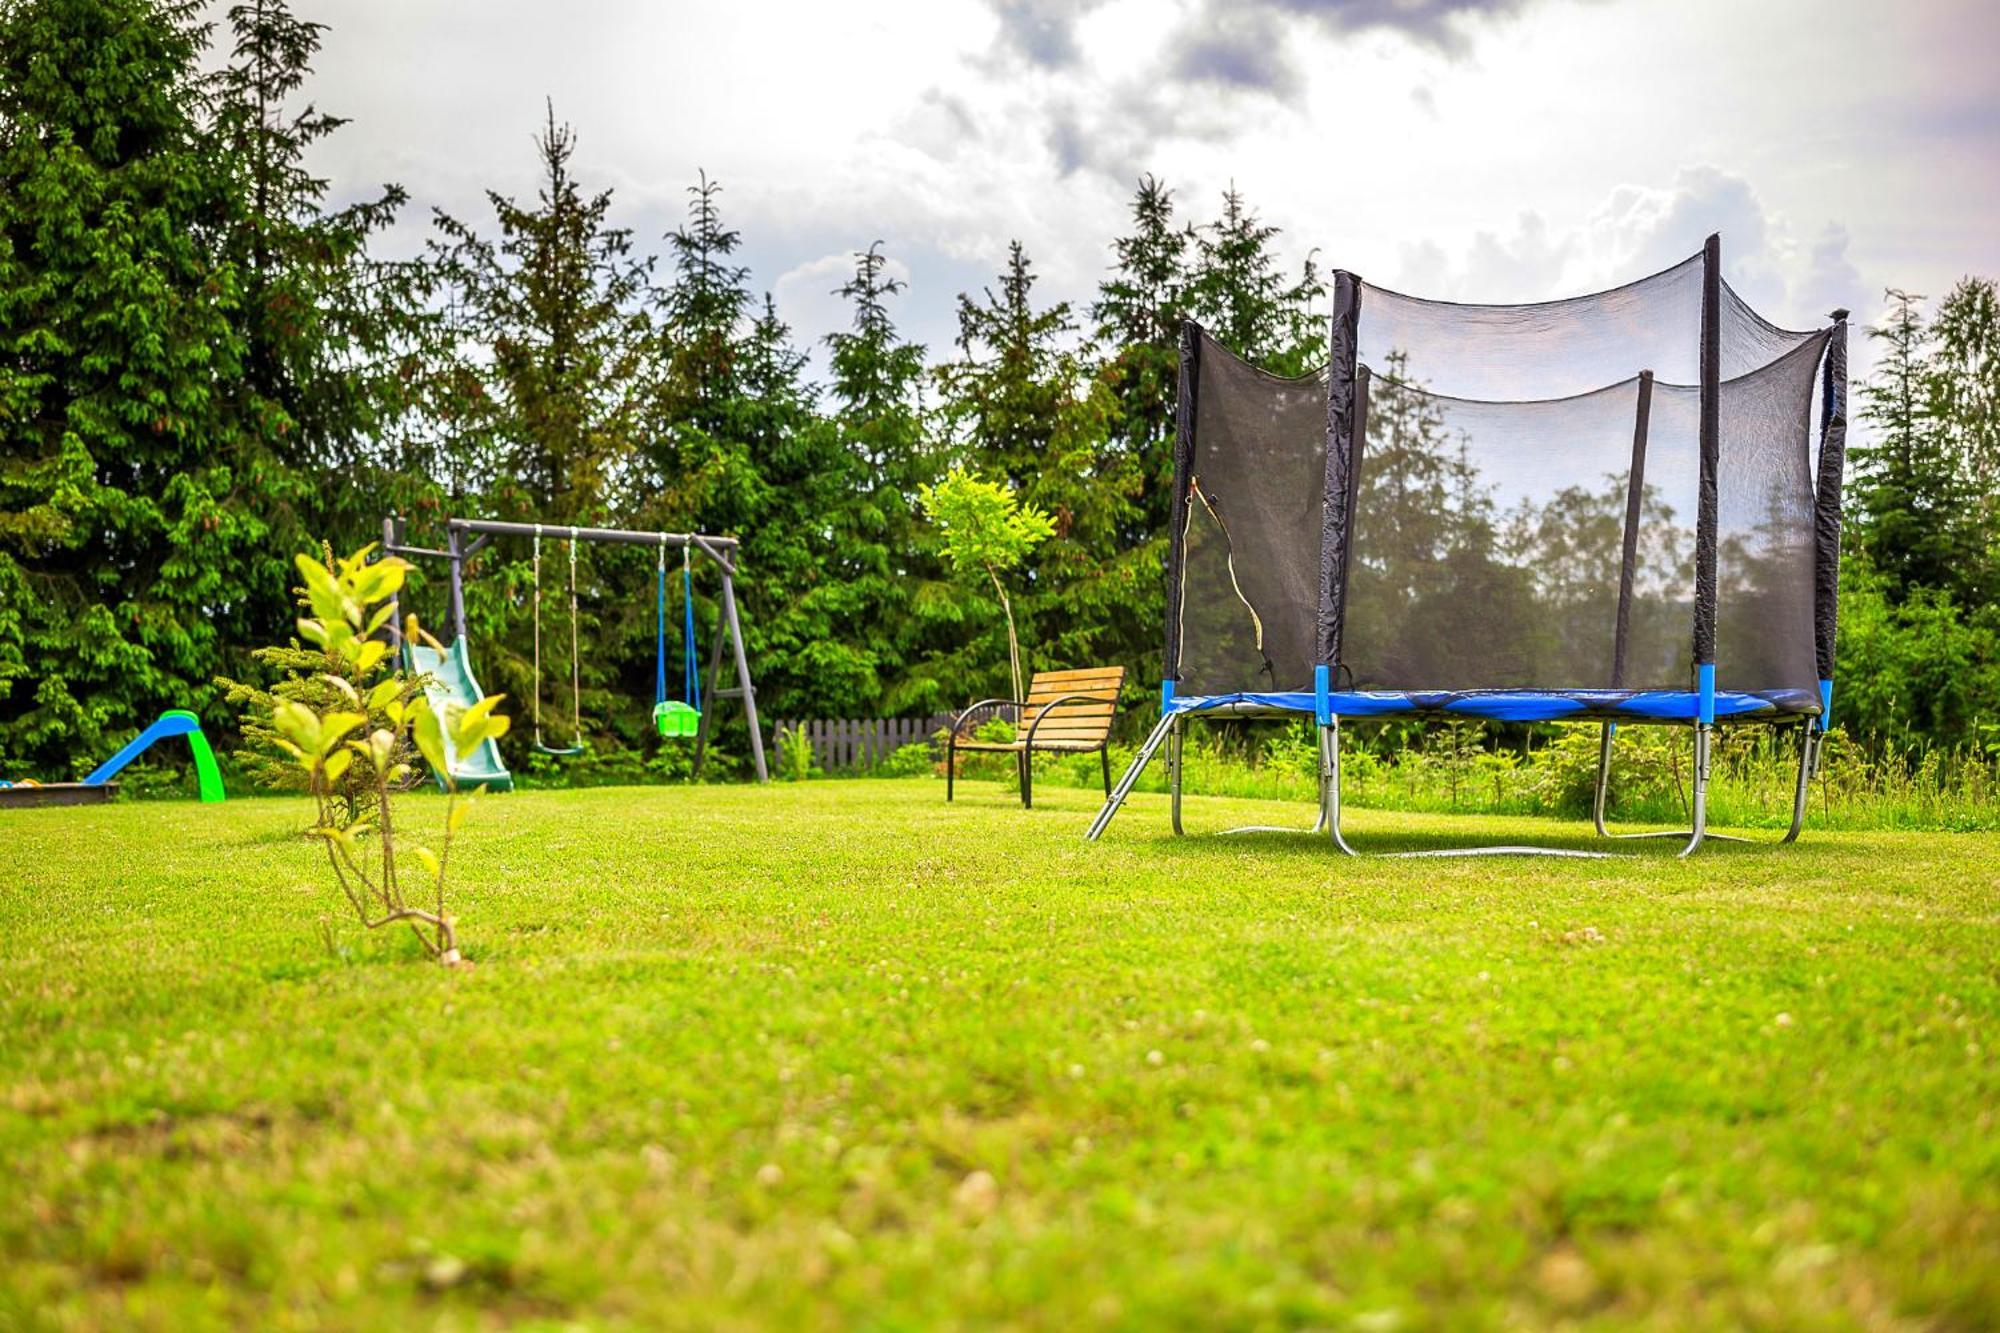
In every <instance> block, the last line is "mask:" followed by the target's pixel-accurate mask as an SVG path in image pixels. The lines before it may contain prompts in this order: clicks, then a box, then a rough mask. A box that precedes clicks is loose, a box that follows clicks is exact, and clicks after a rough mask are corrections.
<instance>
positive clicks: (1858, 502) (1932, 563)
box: [1849, 290, 1981, 602]
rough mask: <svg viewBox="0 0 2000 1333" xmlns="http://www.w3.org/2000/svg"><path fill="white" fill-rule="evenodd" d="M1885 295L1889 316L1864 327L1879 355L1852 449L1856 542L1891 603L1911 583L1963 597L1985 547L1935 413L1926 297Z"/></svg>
mask: <svg viewBox="0 0 2000 1333" xmlns="http://www.w3.org/2000/svg"><path fill="white" fill-rule="evenodd" d="M1888 299H1889V301H1890V303H1891V309H1890V311H1889V315H1888V318H1887V319H1886V320H1885V321H1884V322H1883V323H1882V324H1880V325H1878V326H1876V327H1874V328H1871V329H1869V330H1868V336H1869V337H1870V338H1873V339H1875V340H1876V341H1877V342H1879V343H1880V344H1882V346H1883V349H1884V351H1883V356H1882V360H1881V362H1880V363H1879V364H1878V365H1877V367H1876V370H1875V373H1874V375H1873V376H1872V377H1870V379H1869V380H1868V382H1867V383H1866V384H1864V385H1863V386H1862V388H1861V399H1862V404H1863V405H1862V409H1861V417H1862V420H1864V421H1866V422H1868V423H1869V424H1870V425H1871V426H1873V427H1874V432H1873V437H1872V438H1871V439H1869V440H1868V441H1867V442H1866V443H1865V444H1863V445H1862V446H1861V447H1859V448H1857V449H1855V450H1854V451H1853V453H1852V455H1851V458H1852V461H1853V465H1854V470H1855V483H1856V484H1855V485H1854V486H1853V487H1851V488H1850V491H1849V503H1850V505H1851V507H1852V509H1853V511H1854V529H1855V534H1854V535H1855V537H1856V539H1857V540H1856V542H1855V545H1856V546H1857V547H1858V548H1859V550H1860V551H1861V552H1862V554H1863V555H1864V556H1865V557H1866V558H1867V560H1868V561H1869V563H1870V564H1871V565H1873V566H1874V567H1875V569H1876V570H1877V571H1879V572H1880V573H1881V575H1882V576H1883V581H1884V585H1885V590H1886V592H1887V594H1888V596H1889V598H1890V600H1891V601H1892V602H1901V601H1903V600H1905V599H1906V598H1907V597H1909V596H1910V595H1911V593H1912V592H1913V591H1914V590H1915V589H1917V588H1935V589H1940V590H1943V591H1945V592H1948V593H1950V594H1952V595H1953V596H1954V597H1958V598H1961V599H1962V598H1963V596H1964V595H1965V593H1967V592H1968V591H1970V589H1969V588H1968V586H1967V582H1966V576H1967V573H1968V571H1970V570H1972V569H1976V567H1977V565H1978V563H1979V559H1978V557H1979V555H1980V554H1981V552H1980V551H1979V550H1978V542H1977V536H1976V528H1975V527H1974V525H1973V524H1971V523H1970V522H1969V521H1968V519H1969V517H1970V515H1971V513H1972V507H1971V505H1970V503H1969V500H1970V497H1969V496H1968V494H1967V489H1966V487H1965V485H1964V480H1963V477H1962V474H1961V470H1960V467H1959V464H1958V460H1957V459H1956V458H1955V457H1954V456H1953V454H1952V450H1951V448H1950V445H1949V442H1948V440H1947V438H1946V434H1945V430H1944V428H1943V425H1942V423H1941V422H1940V421H1939V419H1938V417H1937V416H1936V414H1935V412H1934V403H1933V401H1932V398H1931V379H1932V374H1931V368H1930V354H1931V342H1932V335H1931V332H1930V330H1929V329H1927V328H1926V327H1925V324H1924V319H1923V314H1922V311H1921V309H1920V308H1919V307H1920V303H1921V302H1922V301H1923V298H1922V297H1921V296H1915V295H1912V294H1910V293H1908V292H1903V291H1896V290H1891V291H1890V292H1889V293H1888Z"/></svg>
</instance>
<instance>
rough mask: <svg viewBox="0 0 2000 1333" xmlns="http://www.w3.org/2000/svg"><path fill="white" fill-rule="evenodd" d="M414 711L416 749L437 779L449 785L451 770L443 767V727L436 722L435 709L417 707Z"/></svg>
mask: <svg viewBox="0 0 2000 1333" xmlns="http://www.w3.org/2000/svg"><path fill="white" fill-rule="evenodd" d="M416 712H417V725H416V727H415V731H416V739H417V751H418V753H420V754H422V755H423V757H424V762H425V763H427V764H429V765H430V766H431V771H432V772H434V773H436V774H437V775H438V778H439V780H440V781H442V782H443V783H444V784H445V785H446V786H450V785H451V770H450V769H448V768H447V767H445V762H444V728H443V727H442V726H441V725H439V723H438V715H437V710H436V709H434V708H419V709H417V710H416Z"/></svg>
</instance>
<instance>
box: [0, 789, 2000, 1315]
mask: <svg viewBox="0 0 2000 1333" xmlns="http://www.w3.org/2000/svg"><path fill="white" fill-rule="evenodd" d="M1039 795H1040V796H1041V798H1042V800H1041V803H1040V804H1041V806H1042V807H1043V808H1038V809H1036V810H1034V811H1033V812H1029V813H1023V812H1022V811H1021V810H1019V809H1018V807H1017V806H1015V805H1013V804H1012V803H1011V798H1009V797H1007V796H1006V795H1005V794H1003V793H1002V792H1000V791H999V789H998V788H996V787H994V786H991V785H988V784H970V785H969V788H968V789H967V790H966V791H965V794H964V796H963V797H962V799H961V801H960V802H959V803H958V804H956V805H954V806H952V807H950V808H946V807H945V806H944V805H943V803H942V791H941V784H938V783H934V782H928V781H921V780H919V781H909V782H881V781H875V782H816V783H810V784H796V785H783V786H778V787H774V788H769V789H761V790H760V789H754V788H742V787H732V788H704V789H685V788H654V789H598V790H590V791H573V792H542V793H533V792H530V793H522V794H517V795H515V796H512V797H496V798H493V799H491V800H489V801H488V802H486V803H484V804H482V805H480V806H479V807H478V808H477V809H476V811H475V813H474V814H473V817H472V821H471V825H470V828H469V832H470V833H471V835H472V836H471V838H470V840H469V841H468V842H467V843H466V844H465V846H464V847H463V849H462V853H463V854H462V859H460V861H459V864H458V872H459V875H460V879H459V883H460V884H461V885H462V886H463V889H462V892H460V893H459V895H458V898H457V906H458V910H459V912H460V916H461V922H462V932H463V933H462V938H463V939H464V941H465V943H466V947H467V949H468V952H469V953H470V954H471V956H472V957H474V958H475V959H476V960H477V963H478V966H477V967H476V969H474V970H472V971H470V972H463V973H450V972H446V971H444V970H442V969H438V968H435V967H432V966H429V965H426V964H424V963H422V962H420V961H418V959H417V955H416V949H415V945H414V944H413V943H412V942H411V941H409V940H408V939H407V938H398V937H397V936H395V935H393V934H389V933H386V932H383V933H377V934H363V933H362V932H360V931H359V930H358V928H356V927H355V926H353V925H352V924H351V923H348V922H344V921H341V920H340V919H339V918H338V917H337V916H335V915H334V913H333V908H334V899H333V890H332V889H331V887H330V886H329V885H328V884H327V882H326V881H325V879H324V876H323V874H322V872H321V867H320V866H319V864H318V863H317V862H316V861H315V859H314V853H313V851H312V850H311V849H310V848H308V847H307V846H305V845H302V843H301V842H300V841H299V840H298V839H297V837H296V836H295V830H296V829H297V827H298V826H299V825H300V824H301V823H302V821H303V819H304V817H305V807H304V805H303V804H301V803H298V802H294V801H289V800H276V799H273V800H261V801H243V802H233V803H231V804H229V805H226V806H222V807H203V806H196V805H192V804H167V803H139V804H132V803H126V804H118V805H113V806H109V807H105V808H101V809H84V810H38V811H14V812H6V813H4V814H0V849H4V856H5V860H4V865H5V869H4V870H0V941H4V944H0V1033H4V1038H0V1169H4V1171H5V1184H4V1185H0V1326H24V1327H40V1326H45V1325H46V1326H72V1327H101V1326H107V1325H121V1326H123V1325H133V1324H137V1325H141V1326H152V1327H161V1328H186V1327H198V1326H202V1325H238V1326H243V1325H255V1326H263V1327H324V1326H340V1327H366V1328H388V1327H398V1326H408V1325H412V1324H419V1325H429V1324H438V1325H446V1326H454V1327H482V1326H493V1325H501V1324H509V1323H526V1324H546V1325H558V1324H564V1323H569V1322H578V1323H582V1324H585V1325H627V1326H633V1327H682V1328H747V1327H758V1326H801V1325H804V1326H815V1327H828V1328H835V1327H868V1328H890V1329H929V1328H951V1327H970V1326H990V1325H995V1324H1000V1325H1015V1326H1024V1327H1036V1328H1048V1329H1070V1328H1077V1327H1088V1326H1097V1325H1117V1326H1124V1327H1133V1328H1161V1327H1203V1328H1206V1327H1218V1326H1236V1327H1285V1326H1314V1327H1334V1328H1342V1327H1359V1328H1365V1329H1386V1328H1392V1327H1404V1328H1416V1327H1430V1326H1452V1327H1463V1326H1482V1325H1509V1326H1543V1325H1549V1324H1559V1323H1564V1322H1568V1321H1576V1322H1580V1323H1585V1324H1602V1325H1618V1326H1625V1325H1631V1324H1638V1325H1642V1326H1646V1325H1650V1326H1657V1327H1686V1326H1690V1325H1693V1326H1712V1327H1735V1326H1746V1325H1747V1326H1761V1327H1768V1328H1799V1327H1829V1328H1840V1327H1888V1326H1893V1325H1897V1324H1899V1323H1903V1322H1907V1323H1908V1324H1910V1325H1914V1326H1918V1327H1924V1326H1928V1327H1938V1328H1966V1329H1970V1328H1980V1327H1992V1326H1993V1325H1994V1324H1995V1322H1996V1321H2000V1123H1996V1121H2000V962H1996V960H2000V888H1996V884H1997V883H2000V837H1995V836H1992V835H1984V834H1965V835H1944V836H1922V835H1912V834H1901V833H1872V834H1862V833H1834V834H1822V833H1817V832H1814V831H1812V830H1810V829H1809V830H1808V833H1807V835H1806V840H1805V842H1804V843H1803V844H1801V845H1800V846H1798V847H1796V848H1792V849H1788V850H1782V851H1781V850H1771V849H1764V848H1754V849H1752V848H1741V847H1727V846H1723V847H1716V848H1713V849H1711V850H1710V851H1709V852H1705V853H1704V854H1703V855H1702V856H1701V857H1700V858H1699V859H1697V860H1695V861H1693V862H1691V863H1680V862H1676V861H1675V860H1673V859H1672V857H1671V855H1670V851H1671V849H1670V848H1668V847H1666V846H1659V847H1650V848H1642V849H1641V850H1642V852H1643V854H1642V855H1640V856H1637V857H1635V858H1632V859H1628V860H1619V861H1606V862H1582V861H1546V860H1545V861H1528V860H1491V859H1483V860H1464V861H1436V860H1430V861H1422V860H1419V861H1376V862H1362V863H1354V862H1348V861H1344V860H1340V859H1336V858H1335V857H1333V856H1332V855H1330V854H1329V853H1328V851H1327V850H1326V848H1325V847H1324V846H1323V845H1322V844H1321V843H1320V842H1319V841H1318V840H1317V839H1310V838H1305V837H1298V838H1290V839H1288V838H1284V837H1280V836H1261V835H1253V836H1248V837H1239V838H1233V839H1224V838H1214V837H1206V836H1194V837H1189V838H1185V839H1180V840H1176V839H1173V838H1171V837H1170V836H1169V835H1168V834H1167V833H1166V830H1165V817H1164V803H1163V802H1162V801H1161V800H1160V799H1159V798H1157V797H1150V796H1145V797H1139V798H1135V800H1134V802H1133V804H1132V805H1131V806H1130V807H1129V808H1128V809H1127V810H1126V812H1125V813H1124V815H1123V816H1122V817H1121V819H1120V821H1119V822H1118V823H1117V824H1116V825H1115V826H1114V827H1113V829H1112V831H1111V833H1110V835H1108V836H1107V838H1106V840H1105V841H1104V842H1103V843H1102V844H1099V845H1096V846H1091V845H1087V844H1085V843H1084V842H1083V841H1082V838H1081V833H1082V829H1083V826H1084V823H1085V820H1086V811H1087V810H1088V809H1089V808H1090V807H1091V805H1092V800H1091V797H1090V795H1089V794H1088V793H1086V792H1081V791H1074V790H1063V789H1059V788H1054V787H1050V788H1047V789H1045V790H1044V791H1043V792H1041V793H1039ZM413 806H414V807H415V812H416V813H419V814H421V815H422V816H423V817H424V818H425V819H427V820H428V819H429V818H432V817H434V816H435V815H436V814H437V813H438V812H439V810H440V808H441V807H440V806H439V805H438V803H437V802H436V801H435V799H434V798H423V799H421V800H420V801H417V802H413ZM1309 813H1310V812H1309V811H1308V810H1306V809H1305V808H1304V807H1302V806H1298V805H1293V806H1276V805H1267V804H1259V803H1256V802H1249V801H1235V800H1223V799H1207V798H1204V799H1196V800H1191V801H1190V802H1189V820H1190V825H1191V829H1198V830H1214V829H1219V828H1223V827H1226V826H1228V825H1230V824H1233V823H1243V822H1253V821H1254V822H1273V821H1278V820H1282V821H1284V822H1288V823H1300V824H1303V823H1305V822H1307V821H1308V819H1309ZM1352 822H1353V824H1354V825H1355V826H1356V828H1357V832H1358V833H1359V834H1361V835H1364V836H1372V837H1373V842H1374V845H1376V846H1384V845H1391V844H1393V845H1399V846H1405V847H1408V846H1417V845H1427V844H1433V843H1438V842H1449V841H1452V840H1465V839H1473V838H1488V837H1494V836H1503V837H1508V838H1512V839H1517V840H1518V839H1521V838H1524V837H1548V836H1563V835H1566V834H1569V833H1573V832H1574V831H1575V830H1574V829H1573V828H1566V827H1565V826H1562V825H1558V824H1554V823H1550V822H1546V821H1522V820H1503V819H1477V820H1474V819H1460V820H1451V819H1447V818H1443V817H1439V816H1435V815H1426V816H1398V815H1391V814H1383V813H1375V812H1361V813H1359V814H1358V815H1356V816H1355V817H1354V819H1353V821H1352ZM322 917H328V918H330V919H332V920H333V923H334V926H333V929H334V940H335V942H336V943H337V945H339V946H340V947H339V952H338V953H329V951H328V949H327V947H326V945H325V944H324V943H323V942H322V939H321V935H320V921H321V919H322ZM980 1173H985V1175H981V1174H980ZM989 1176H990V1178H991V1179H990V1183H989V1181H988V1177H989Z"/></svg>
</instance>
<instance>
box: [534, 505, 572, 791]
mask: <svg viewBox="0 0 2000 1333" xmlns="http://www.w3.org/2000/svg"><path fill="white" fill-rule="evenodd" d="M534 581H535V596H534V603H535V687H534V696H535V698H534V718H535V748H536V749H537V750H540V751H541V752H542V753H543V754H557V755H562V754H581V753H583V748H584V747H583V702H582V694H583V690H582V684H583V682H582V667H581V666H580V664H579V663H578V661H577V654H576V649H577V630H576V529H575V528H571V529H570V530H569V720H570V744H568V745H567V746H555V745H549V744H547V743H546V742H544V741H543V740H542V525H541V524H539V523H537V524H535V580H534Z"/></svg>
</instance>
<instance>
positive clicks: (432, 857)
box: [410, 847, 442, 884]
mask: <svg viewBox="0 0 2000 1333" xmlns="http://www.w3.org/2000/svg"><path fill="white" fill-rule="evenodd" d="M410 855H411V856H414V857H416V858H417V860H419V861H421V862H422V863H423V867H424V869H426V870H428V871H430V872H431V883H433V884H435V883H437V878H438V875H439V873H440V871H441V870H442V867H441V866H439V864H438V858H437V853H436V852H434V851H432V850H431V849H430V848H428V847H412V848H410Z"/></svg>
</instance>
